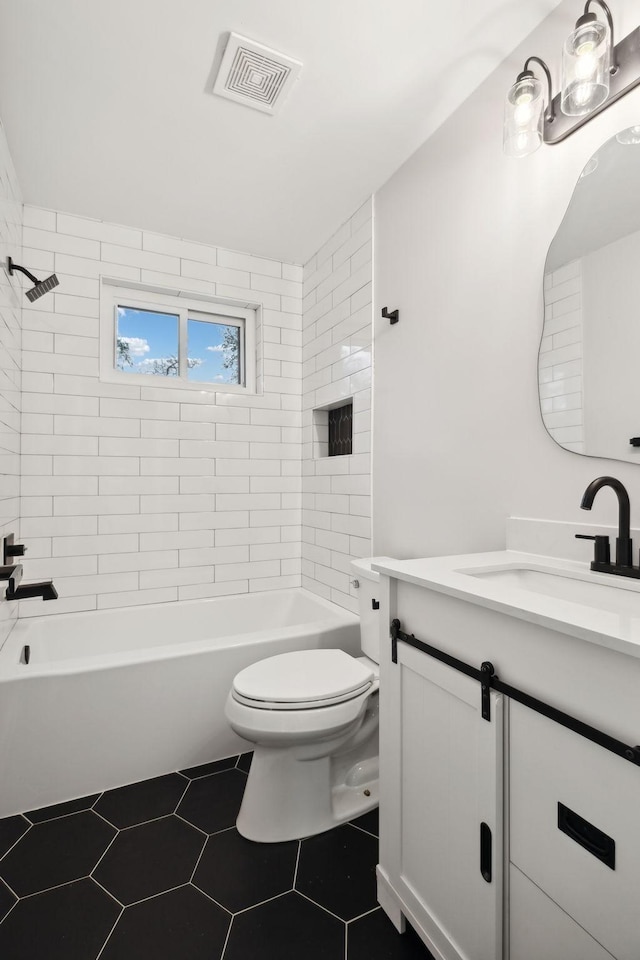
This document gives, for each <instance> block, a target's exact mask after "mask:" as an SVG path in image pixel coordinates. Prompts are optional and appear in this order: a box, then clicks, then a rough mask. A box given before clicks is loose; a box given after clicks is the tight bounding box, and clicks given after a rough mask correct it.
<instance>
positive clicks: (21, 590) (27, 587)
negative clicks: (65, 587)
mask: <svg viewBox="0 0 640 960" xmlns="http://www.w3.org/2000/svg"><path fill="white" fill-rule="evenodd" d="M28 597H42V599H43V600H57V599H58V591H57V590H56V588H55V587H54V585H53V581H51V580H43V581H41V582H40V583H21V584H20V586H19V587H15V589H13V590H12V589H11V582H9V586H8V587H7V593H6V599H7V600H26V599H27V598H28Z"/></svg>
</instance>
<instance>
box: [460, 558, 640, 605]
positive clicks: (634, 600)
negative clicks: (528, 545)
mask: <svg viewBox="0 0 640 960" xmlns="http://www.w3.org/2000/svg"><path fill="white" fill-rule="evenodd" d="M458 572H459V573H464V574H465V575H467V576H471V577H476V578H479V579H481V580H484V581H485V582H487V583H495V584H496V585H500V586H504V587H509V588H511V587H515V588H517V589H518V590H527V591H528V592H530V593H537V594H542V595H544V596H546V597H557V598H558V599H560V600H567V601H569V602H570V603H580V604H582V605H583V606H587V607H594V608H595V609H597V610H606V611H608V612H610V613H617V614H629V615H630V616H637V617H640V581H638V582H637V584H635V583H634V582H633V581H631V582H630V581H629V580H622V578H619V581H621V582H615V583H611V584H609V583H602V581H601V580H600V579H597V580H596V579H594V578H592V577H590V576H589V574H585V576H584V578H582V577H576V576H572V575H571V573H570V572H569V571H567V572H566V573H565V572H564V571H563V572H560V571H559V570H557V569H553V570H541V569H534V568H533V567H526V566H512V567H502V568H497V569H496V568H494V569H491V568H486V569H483V570H480V569H478V570H459V571H458ZM611 579H612V580H615V577H613V576H612V577H611Z"/></svg>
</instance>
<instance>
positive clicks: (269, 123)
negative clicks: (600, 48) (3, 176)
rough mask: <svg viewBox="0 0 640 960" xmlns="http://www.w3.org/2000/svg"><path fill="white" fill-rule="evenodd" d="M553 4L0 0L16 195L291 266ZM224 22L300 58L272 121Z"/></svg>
mask: <svg viewBox="0 0 640 960" xmlns="http://www.w3.org/2000/svg"><path fill="white" fill-rule="evenodd" d="M557 2H558V0H527V2H523V0H479V2H475V3H470V2H468V0H439V2H435V0H19V2H15V0H0V116H2V118H3V121H4V125H5V127H6V130H7V135H8V138H9V144H10V148H11V151H12V154H13V157H14V161H15V164H16V167H17V170H18V176H19V179H20V182H21V185H22V189H23V193H24V198H25V200H26V201H27V202H28V203H34V204H39V205H42V206H47V207H54V208H57V209H61V210H65V211H68V212H70V213H77V214H83V215H85V216H90V217H96V218H100V219H104V220H110V221H113V222H116V223H122V224H127V225H130V226H136V227H142V228H145V229H148V230H156V231H159V232H163V233H169V234H172V235H174V236H182V237H187V238H189V239H192V240H200V241H204V242H209V243H215V244H219V245H221V246H225V247H230V248H233V249H239V250H245V251H248V252H252V253H257V254H261V255H263V256H270V257H276V258H279V259H285V260H293V261H296V262H304V261H305V260H306V259H308V257H310V256H311V255H312V254H313V253H314V251H315V250H316V249H317V248H318V247H319V246H320V245H321V244H322V243H323V242H324V241H325V240H326V239H327V237H328V236H329V235H330V234H331V233H332V232H333V231H334V230H335V229H336V228H337V226H338V225H339V224H340V223H342V222H343V221H344V220H346V219H347V217H349V216H350V215H351V213H352V212H353V211H354V210H355V209H356V208H357V206H358V205H359V204H360V203H362V202H363V201H364V200H365V199H366V197H367V196H368V195H369V194H370V193H371V192H373V191H374V190H375V189H377V188H378V187H379V186H381V184H382V183H384V181H385V180H386V179H387V178H388V177H389V176H390V175H391V174H392V173H393V172H394V170H395V169H397V167H398V166H399V165H400V164H401V163H402V162H403V161H404V160H406V159H407V157H409V156H410V155H411V153H413V151H414V150H415V149H416V148H417V147H418V146H419V145H420V144H421V143H422V142H423V141H424V140H425V139H426V138H427V137H428V136H429V135H430V134H431V133H432V132H433V131H434V130H435V128H436V127H437V126H439V124H440V123H442V121H443V120H444V119H445V118H446V117H447V116H448V115H449V114H451V113H452V112H453V111H454V110H455V108H456V107H457V106H458V105H459V104H460V103H461V102H462V100H464V99H465V98H466V96H468V95H469V93H470V92H471V91H472V90H473V89H474V88H475V87H476V86H477V85H478V84H479V83H480V82H481V81H482V80H483V79H484V78H485V77H486V76H487V75H488V74H489V73H490V72H491V70H493V69H494V67H495V66H496V65H497V64H498V63H499V62H500V61H501V60H502V59H504V57H505V56H506V55H507V54H508V53H509V51H510V50H512V49H513V48H514V47H515V46H516V45H517V44H518V42H519V41H520V40H521V39H522V38H523V37H524V36H526V34H527V33H528V32H529V31H530V30H532V29H533V28H534V27H535V26H536V25H537V24H538V23H539V22H540V21H541V20H542V19H543V18H544V17H545V16H546V15H547V14H548V13H549V12H550V11H551V10H552V9H553V8H554V7H555V6H556V5H557ZM230 30H233V31H236V32H238V33H241V34H244V35H245V36H248V37H250V38H252V39H255V40H258V41H260V42H262V43H265V44H267V45H269V46H271V47H274V48H275V49H276V50H279V51H281V52H282V53H285V54H288V55H290V56H292V57H295V58H297V59H299V60H302V61H303V63H304V67H303V69H302V73H301V76H300V78H299V80H298V81H297V83H296V85H295V87H294V88H293V90H292V92H291V93H290V95H289V97H288V99H287V100H286V102H285V103H284V106H283V108H282V110H281V112H280V113H279V114H278V115H277V116H274V117H271V116H268V115H266V114H262V113H259V112H257V111H255V110H251V109H248V108H246V107H243V106H240V105H238V104H234V103H232V102H230V101H228V100H224V99H221V98H219V97H216V96H212V95H211V94H210V92H209V91H210V87H211V84H212V81H213V76H214V66H215V65H217V63H218V62H219V58H220V56H221V53H222V46H223V44H222V43H221V36H222V35H223V34H226V32H227V31H230ZM445 70H446V71H448V72H447V73H446V76H443V71H445ZM494 134H495V135H496V136H500V131H494Z"/></svg>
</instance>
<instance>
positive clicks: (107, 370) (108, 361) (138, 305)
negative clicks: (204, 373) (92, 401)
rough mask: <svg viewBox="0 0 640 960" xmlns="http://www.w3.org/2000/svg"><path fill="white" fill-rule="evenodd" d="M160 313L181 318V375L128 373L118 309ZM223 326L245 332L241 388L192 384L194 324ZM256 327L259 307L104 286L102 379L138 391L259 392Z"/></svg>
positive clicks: (209, 382) (101, 326)
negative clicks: (120, 349)
mask: <svg viewBox="0 0 640 960" xmlns="http://www.w3.org/2000/svg"><path fill="white" fill-rule="evenodd" d="M119 306H120V307H133V308H134V309H138V310H152V311H153V310H155V311H156V312H158V313H171V314H172V315H173V316H177V317H178V357H179V362H180V367H179V372H178V376H175V377H163V376H160V375H158V374H156V375H154V374H148V373H128V372H127V371H124V370H118V369H117V367H116V336H117V329H118V323H117V310H118V307H119ZM189 319H192V320H200V321H204V322H205V323H206V322H208V323H218V324H224V325H225V326H236V327H240V329H241V331H242V333H241V336H240V358H239V359H240V383H220V382H216V381H206V380H189V379H187V374H188V368H187V352H186V350H187V345H188V339H187V329H188V320H189ZM256 326H257V308H251V307H249V306H246V305H244V304H242V305H239V304H234V303H229V302H228V301H218V300H215V299H214V298H206V299H204V298H202V299H200V298H198V297H195V296H193V295H185V294H182V293H174V292H173V291H168V292H167V293H160V292H158V291H157V289H156V290H154V291H151V290H145V289H144V288H141V287H137V286H134V285H133V284H131V285H126V286H125V285H124V284H115V283H109V282H108V281H103V283H102V290H101V305H100V379H101V380H105V381H108V382H109V383H129V384H132V385H135V386H144V387H159V386H162V388H163V389H164V388H165V387H166V388H167V389H169V390H172V389H173V390H175V389H176V388H179V389H181V390H200V391H201V392H202V391H203V390H204V391H207V392H209V391H211V392H214V391H215V392H222V393H255V392H256Z"/></svg>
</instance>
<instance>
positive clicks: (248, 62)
mask: <svg viewBox="0 0 640 960" xmlns="http://www.w3.org/2000/svg"><path fill="white" fill-rule="evenodd" d="M301 68H302V64H301V63H300V61H299V60H293V59H292V58H291V57H286V56H285V55H284V54H283V53H278V52H277V51H276V50H271V48H270V47H265V46H264V45H263V44H261V43H256V42H255V40H248V39H247V38H246V37H241V36H240V35H239V34H237V33H230V34H229V40H228V41H227V46H226V49H225V51H224V56H223V58H222V63H221V64H220V69H219V71H218V76H217V78H216V82H215V83H214V85H213V92H214V93H217V94H218V96H220V97H226V98H227V99H228V100H235V101H236V102H237V103H243V104H244V105H245V107H253V109H254V110H261V111H262V112H263V113H271V114H274V113H275V112H276V110H277V108H278V107H280V105H281V104H282V103H283V101H284V99H285V97H286V95H287V93H288V92H289V89H290V87H291V86H292V85H293V83H294V81H295V79H296V77H297V76H298V74H299V73H300V70H301Z"/></svg>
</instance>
